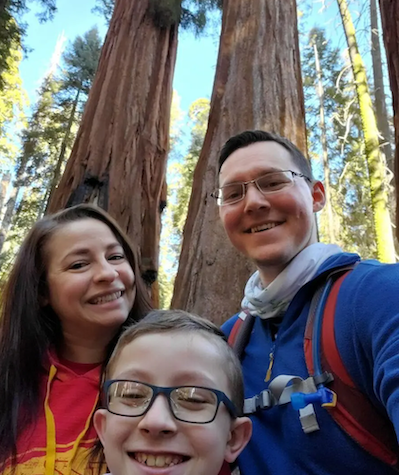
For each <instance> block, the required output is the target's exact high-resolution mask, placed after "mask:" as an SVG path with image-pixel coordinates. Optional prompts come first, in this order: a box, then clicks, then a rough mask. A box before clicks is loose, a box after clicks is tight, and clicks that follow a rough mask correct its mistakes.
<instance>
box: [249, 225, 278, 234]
mask: <svg viewBox="0 0 399 475" xmlns="http://www.w3.org/2000/svg"><path fill="white" fill-rule="evenodd" d="M276 226H278V225H277V224H276V223H269V224H262V225H261V226H256V228H251V233H258V232H259V231H266V229H272V228H275V227H276Z"/></svg>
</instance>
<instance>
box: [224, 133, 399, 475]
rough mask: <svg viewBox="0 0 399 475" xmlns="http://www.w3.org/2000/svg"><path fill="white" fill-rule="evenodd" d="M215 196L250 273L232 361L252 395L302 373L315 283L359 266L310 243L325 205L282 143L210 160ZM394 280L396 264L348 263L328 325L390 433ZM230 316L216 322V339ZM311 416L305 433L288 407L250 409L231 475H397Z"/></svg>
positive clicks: (396, 415)
mask: <svg viewBox="0 0 399 475" xmlns="http://www.w3.org/2000/svg"><path fill="white" fill-rule="evenodd" d="M215 196H216V198H217V201H218V205H219V206H220V208H219V210H220V218H221V220H222V223H223V226H224V228H225V231H226V233H227V236H228V237H229V239H230V241H231V242H232V244H233V245H234V246H235V247H236V248H237V249H238V250H239V251H240V252H242V253H243V254H244V255H246V256H247V257H248V258H250V259H251V260H252V261H253V262H254V263H255V265H256V267H257V269H258V271H257V272H256V273H255V274H254V275H253V276H252V277H251V278H250V279H249V281H248V283H247V285H246V288H245V296H244V299H243V301H242V308H243V310H244V311H245V312H246V313H250V314H251V315H255V319H254V327H253V330H252V332H251V334H250V336H249V341H248V343H247V345H246V347H245V350H244V353H243V355H242V365H243V372H244V382H245V389H246V398H253V397H254V396H256V395H257V394H259V393H261V391H264V390H267V389H268V388H269V384H270V382H271V381H273V379H275V378H276V377H278V376H280V375H295V376H298V377H299V378H302V379H304V380H305V379H306V378H308V377H309V371H308V369H307V366H306V362H305V356H304V334H305V327H306V323H307V319H308V314H309V307H310V302H311V300H312V297H313V295H314V293H315V290H316V287H317V286H316V283H317V282H319V281H320V280H323V278H324V277H323V276H324V275H327V274H329V271H331V270H332V269H335V268H339V267H342V266H346V265H354V264H356V263H358V261H359V260H360V258H359V256H357V255H355V254H347V253H343V252H342V251H341V250H340V249H339V247H338V246H335V245H332V244H328V245H326V244H321V243H318V242H317V234H316V225H315V220H314V213H315V212H317V211H320V210H321V209H322V208H323V206H324V203H325V192H324V187H323V185H322V183H321V182H319V181H316V180H314V179H313V177H312V173H311V169H310V166H309V163H308V161H307V160H306V158H305V157H304V156H303V155H302V153H301V152H300V151H299V150H298V149H297V148H296V147H295V146H294V145H293V144H292V143H291V142H289V141H288V140H286V139H284V138H282V137H279V136H277V135H274V134H271V133H267V132H263V131H247V132H243V133H241V134H239V135H237V136H235V137H232V138H231V139H230V140H228V141H227V143H226V144H225V146H224V147H223V149H222V152H221V155H220V160H219V189H218V190H217V191H216V193H215ZM398 284H399V266H398V265H396V264H395V265H384V264H381V263H379V262H377V261H364V262H360V263H358V265H356V266H355V268H354V270H352V271H351V272H350V274H348V275H347V276H346V278H345V280H344V281H343V283H342V286H341V288H340V291H339V295H338V298H337V302H336V307H335V321H334V328H335V341H336V344H337V347H338V351H339V354H340V357H341V359H342V361H343V365H344V367H345V368H346V370H347V371H348V373H349V375H350V377H351V378H352V380H353V382H354V384H355V386H356V388H358V389H359V390H360V391H361V392H362V393H364V394H365V395H366V396H367V401H370V403H371V405H372V406H373V408H376V412H377V413H378V417H379V414H381V418H386V421H387V425H388V426H389V425H390V421H391V422H392V424H393V427H394V429H395V432H396V434H398V431H399V300H398V299H397V294H398V288H399V287H398ZM240 316H242V314H240ZM240 316H239V315H236V316H235V317H233V318H232V319H230V320H229V321H227V322H226V323H225V324H224V326H223V330H224V331H225V333H226V334H230V332H231V330H232V328H233V327H234V324H235V322H236V321H237V319H238V318H240ZM355 391H356V390H355ZM338 398H340V394H338ZM359 404H360V403H359ZM312 410H313V412H314V413H315V416H316V420H317V427H318V429H317V428H316V429H314V428H312V431H310V433H306V431H304V429H303V428H302V426H301V421H300V417H299V413H298V410H296V409H295V408H294V407H293V405H292V404H291V403H290V402H288V403H287V404H282V405H275V406H273V407H271V408H269V409H263V410H259V407H258V410H256V411H254V412H255V413H254V414H252V416H251V418H252V422H253V436H252V439H251V441H250V443H249V445H248V446H247V448H246V449H245V450H244V452H243V453H242V454H241V456H240V458H239V466H240V470H241V474H242V475H258V474H259V475H263V474H267V475H273V474H276V475H277V474H278V475H281V474H303V475H305V474H306V475H309V474H317V475H320V474H339V475H344V474H347V473H351V475H357V474H359V475H360V474H362V475H364V474H370V475H371V474H373V475H374V474H391V473H397V472H396V470H395V469H394V468H393V467H392V466H391V465H389V463H393V462H392V461H390V462H388V463H385V462H383V461H381V460H380V459H379V458H377V457H375V456H373V455H371V454H370V453H369V451H368V450H366V449H364V448H362V447H361V446H360V445H359V444H358V442H356V441H355V440H353V438H352V437H351V436H349V435H348V434H347V433H346V432H345V430H343V429H341V427H340V426H339V425H338V424H337V422H336V421H335V420H334V419H333V418H332V417H331V415H330V414H329V412H328V411H327V409H326V408H325V407H322V405H321V404H317V403H315V404H314V405H313V408H312ZM311 412H312V411H311ZM312 417H313V415H312ZM366 417H368V414H366ZM358 432H362V427H360V428H359V427H358ZM392 433H393V439H394V446H395V450H396V440H395V434H394V432H393V431H392ZM363 438H364V437H363ZM365 438H366V439H367V437H365ZM366 445H367V440H366ZM380 449H381V451H382V452H383V451H384V448H380Z"/></svg>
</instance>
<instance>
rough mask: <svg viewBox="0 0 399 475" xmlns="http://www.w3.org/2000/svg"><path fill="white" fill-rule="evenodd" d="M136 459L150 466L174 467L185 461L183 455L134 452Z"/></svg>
mask: <svg viewBox="0 0 399 475" xmlns="http://www.w3.org/2000/svg"><path fill="white" fill-rule="evenodd" d="M134 458H135V460H137V462H140V463H142V464H144V465H147V466H148V467H172V466H173V465H177V464H179V463H182V462H183V457H182V456H181V455H154V454H145V453H143V452H137V453H135V454H134Z"/></svg>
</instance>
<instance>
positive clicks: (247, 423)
mask: <svg viewBox="0 0 399 475" xmlns="http://www.w3.org/2000/svg"><path fill="white" fill-rule="evenodd" d="M251 435H252V421H251V419H250V418H249V417H237V419H235V420H234V421H233V422H232V425H231V430H230V438H229V440H228V441H227V445H226V451H225V456H224V459H225V460H226V462H229V463H232V462H234V461H235V460H236V458H237V457H238V456H239V455H240V453H241V452H242V451H243V450H244V448H245V446H246V445H247V444H248V442H249V439H250V438H251Z"/></svg>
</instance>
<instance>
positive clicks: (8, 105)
mask: <svg viewBox="0 0 399 475" xmlns="http://www.w3.org/2000/svg"><path fill="white" fill-rule="evenodd" d="M21 60H22V53H21V51H20V48H18V47H17V45H15V46H14V48H12V50H11V53H10V55H9V56H8V58H7V68H6V70H5V71H3V74H2V75H1V81H2V84H3V89H2V90H0V168H1V169H2V170H4V169H11V168H12V166H13V164H14V161H15V156H16V152H17V148H16V144H15V140H14V137H15V131H17V130H18V129H19V128H20V127H22V126H23V124H24V107H25V105H26V104H27V95H26V93H25V91H24V89H23V87H22V80H21V76H20V74H19V65H20V63H21Z"/></svg>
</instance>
